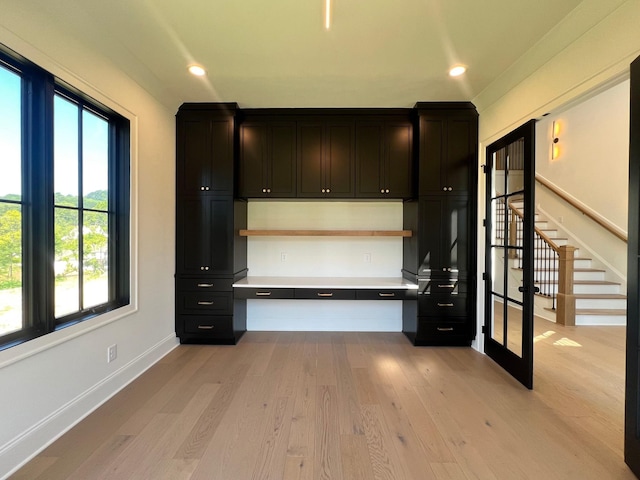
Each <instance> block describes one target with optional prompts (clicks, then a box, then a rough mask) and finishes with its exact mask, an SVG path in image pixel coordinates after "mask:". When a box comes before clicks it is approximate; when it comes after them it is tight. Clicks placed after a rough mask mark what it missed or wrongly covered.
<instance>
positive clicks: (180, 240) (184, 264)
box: [176, 196, 233, 275]
mask: <svg viewBox="0 0 640 480" xmlns="http://www.w3.org/2000/svg"><path fill="white" fill-rule="evenodd" d="M176 228H177V232H178V235H177V239H176V250H177V252H176V259H177V262H178V264H177V265H176V270H177V272H176V273H177V274H179V275H180V274H183V275H189V274H206V275H220V274H231V273H233V271H232V270H233V199H232V198H230V197H228V198H216V197H212V196H202V197H186V198H182V199H181V200H180V201H179V202H178V205H177V225H176Z"/></svg>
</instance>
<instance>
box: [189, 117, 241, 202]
mask: <svg viewBox="0 0 640 480" xmlns="http://www.w3.org/2000/svg"><path fill="white" fill-rule="evenodd" d="M177 128H178V132H177V133H178V134H177V139H178V145H177V161H178V168H177V175H178V193H179V194H184V195H193V194H196V193H204V194H216V195H221V194H224V195H232V194H233V119H232V118H228V117H223V116H220V115H211V114H209V113H207V112H197V113H189V114H184V115H179V116H178V126H177Z"/></svg>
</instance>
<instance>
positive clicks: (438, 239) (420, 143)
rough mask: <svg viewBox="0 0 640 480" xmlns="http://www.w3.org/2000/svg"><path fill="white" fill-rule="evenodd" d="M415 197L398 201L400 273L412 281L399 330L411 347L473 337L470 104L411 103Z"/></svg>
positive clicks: (474, 151)
mask: <svg viewBox="0 0 640 480" xmlns="http://www.w3.org/2000/svg"><path fill="white" fill-rule="evenodd" d="M415 108H416V114H417V125H418V132H417V139H416V144H417V149H418V162H417V171H418V198H416V199H412V200H409V201H406V202H405V204H404V210H403V211H404V213H403V215H404V228H405V229H411V230H412V231H413V232H414V236H413V237H410V238H405V239H404V240H403V242H404V248H403V274H404V275H405V276H406V277H408V278H411V279H414V280H416V281H417V282H418V302H417V304H416V303H411V302H406V301H405V302H404V305H403V331H404V332H405V334H406V335H407V336H408V337H409V338H410V339H411V340H412V341H413V342H414V344H416V345H470V344H471V341H472V340H473V338H474V337H475V325H476V318H475V298H476V296H475V284H476V247H477V245H476V222H477V214H476V197H477V171H478V114H477V112H476V109H475V107H474V106H473V105H472V104H471V103H466V102H464V103H458V102H451V103H418V104H416V107H415Z"/></svg>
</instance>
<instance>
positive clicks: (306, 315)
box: [247, 200, 402, 332]
mask: <svg viewBox="0 0 640 480" xmlns="http://www.w3.org/2000/svg"><path fill="white" fill-rule="evenodd" d="M247 223H248V228H249V229H273V230H291V229H301V230H340V229H342V230H345V229H347V230H402V202H401V201H399V200H398V201H372V202H364V201H349V202H331V201H329V202H327V201H250V202H249V207H248V222H247ZM247 243H248V245H247V257H248V258H247V263H248V268H249V275H251V276H253V275H255V276H283V277H401V276H402V274H401V270H402V239H401V238H400V237H249V238H248V242H247ZM282 254H285V255H286V261H282ZM365 255H367V257H368V258H367V259H368V260H370V261H367V260H366V259H365ZM247 329H248V330H311V331H313V330H316V331H321V330H324V331H327V330H334V331H335V330H347V331H395V332H399V331H401V329H402V302H400V301H384V302H381V301H377V302H376V301H371V302H368V301H360V300H359V301H350V300H341V301H332V302H322V301H317V300H304V301H296V300H294V301H274V300H249V302H248V305H247Z"/></svg>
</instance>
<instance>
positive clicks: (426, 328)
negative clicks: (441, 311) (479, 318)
mask: <svg viewBox="0 0 640 480" xmlns="http://www.w3.org/2000/svg"><path fill="white" fill-rule="evenodd" d="M417 338H419V339H420V340H421V343H423V344H426V345H469V344H470V343H471V340H472V338H471V328H470V326H469V323H468V322H465V321H461V322H456V321H454V322H441V321H435V322H434V321H432V320H431V319H423V318H420V319H419V321H418V334H417Z"/></svg>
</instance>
